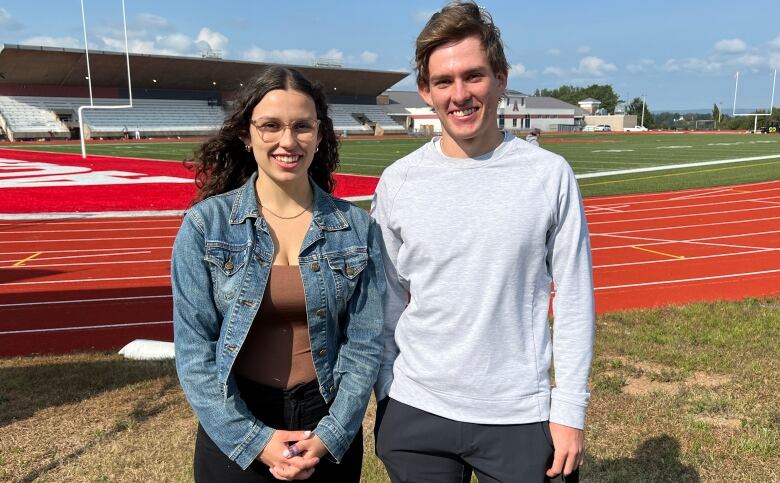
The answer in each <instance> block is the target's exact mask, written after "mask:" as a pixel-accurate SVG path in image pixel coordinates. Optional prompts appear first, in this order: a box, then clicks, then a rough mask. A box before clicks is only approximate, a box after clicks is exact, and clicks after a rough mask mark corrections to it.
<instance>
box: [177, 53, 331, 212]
mask: <svg viewBox="0 0 780 483" xmlns="http://www.w3.org/2000/svg"><path fill="white" fill-rule="evenodd" d="M276 89H284V90H294V91H298V92H301V93H303V94H306V95H308V96H309V97H311V98H312V100H313V101H314V105H315V107H316V110H317V119H319V120H320V126H319V131H320V135H321V136H322V139H321V140H320V142H319V144H318V145H317V147H318V148H319V149H318V150H317V152H316V153H314V160H313V161H312V163H311V166H309V176H311V178H312V180H314V182H315V183H317V186H319V187H320V188H322V189H323V190H325V191H326V192H328V193H332V192H333V188H334V187H335V184H336V183H335V180H334V179H333V171H335V170H336V168H337V167H338V165H339V150H338V147H339V141H338V138H337V137H336V133H335V132H334V131H333V121H332V120H331V119H330V117H328V102H327V100H326V99H325V94H324V92H323V91H322V87H321V86H320V85H319V84H314V83H312V82H310V81H309V80H308V79H306V77H304V76H303V74H301V73H300V72H298V71H297V70H295V69H290V68H287V67H280V66H271V67H268V68H267V69H265V70H264V71H263V72H262V73H260V74H259V75H258V76H256V77H255V78H254V79H252V80H251V81H250V82H249V83H248V84H247V86H246V87H244V89H243V90H242V91H241V93H240V94H239V96H238V99H237V100H236V103H235V108H234V110H233V112H232V113H231V114H230V115H229V116H228V117H227V118H226V119H225V122H224V124H222V127H221V128H220V130H219V133H217V135H216V136H214V137H213V138H211V139H209V140H208V141H206V142H205V143H203V144H202V145H200V147H199V148H198V149H197V150H196V151H195V153H194V155H193V157H192V159H187V160H185V161H184V164H185V165H186V166H187V167H188V168H190V169H192V170H194V171H195V184H196V185H197V187H198V189H199V191H198V194H197V195H196V196H195V199H194V200H193V202H198V201H201V200H204V199H206V198H208V197H209V196H214V195H218V194H220V193H225V192H227V191H230V190H233V189H236V188H238V187H240V186H241V185H242V184H244V183H245V182H246V180H247V179H249V177H250V176H252V174H253V173H254V172H255V171H257V162H256V161H255V158H254V156H253V155H252V153H251V152H248V151H247V150H246V149H245V146H244V144H245V143H244V141H242V138H244V139H247V138H249V126H250V121H251V116H252V111H253V110H254V108H255V106H257V104H258V103H259V102H260V101H261V100H262V99H263V97H265V95H266V94H268V93H269V92H270V91H272V90H276Z"/></svg>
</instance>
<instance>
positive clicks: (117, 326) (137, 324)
mask: <svg viewBox="0 0 780 483" xmlns="http://www.w3.org/2000/svg"><path fill="white" fill-rule="evenodd" d="M167 324H173V321H172V320H161V321H159V322H128V323H126V324H106V325H82V326H76V327H53V328H50V329H22V330H4V331H2V332H0V335H21V334H40V333H45V332H71V331H74V330H94V329H123V328H126V327H141V326H145V325H167Z"/></svg>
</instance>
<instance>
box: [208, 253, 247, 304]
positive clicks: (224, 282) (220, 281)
mask: <svg viewBox="0 0 780 483" xmlns="http://www.w3.org/2000/svg"><path fill="white" fill-rule="evenodd" d="M248 258H249V243H246V244H244V245H233V244H229V243H225V242H221V241H207V242H206V255H205V257H204V259H205V260H206V262H208V265H209V268H210V269H211V275H212V280H213V283H214V292H215V294H219V297H218V299H219V302H220V303H218V305H222V303H221V302H227V301H229V300H232V299H233V298H234V297H235V296H236V293H237V290H238V288H239V287H240V285H241V277H240V276H236V275H237V274H240V273H242V271H243V268H244V266H246V264H247V260H248ZM215 298H216V297H215Z"/></svg>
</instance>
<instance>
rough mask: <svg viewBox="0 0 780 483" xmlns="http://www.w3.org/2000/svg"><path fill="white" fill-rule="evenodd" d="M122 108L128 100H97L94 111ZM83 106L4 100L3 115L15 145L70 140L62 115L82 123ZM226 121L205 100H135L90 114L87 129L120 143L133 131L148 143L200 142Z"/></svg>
mask: <svg viewBox="0 0 780 483" xmlns="http://www.w3.org/2000/svg"><path fill="white" fill-rule="evenodd" d="M123 104H127V100H126V99H95V105H96V106H119V105H123ZM84 105H89V99H88V98H79V97H29V96H27V97H26V96H16V97H11V96H0V114H1V115H2V116H3V117H4V118H5V120H6V126H7V130H8V131H9V132H10V133H11V135H12V136H13V137H14V139H16V140H19V139H26V138H40V137H47V136H52V137H55V138H68V137H70V131H69V130H68V128H67V126H66V125H65V124H64V123H63V122H62V121H60V120H59V118H58V113H59V114H60V115H62V114H68V115H71V116H72V118H73V119H75V120H78V108H79V106H84ZM224 117H225V112H224V110H223V109H222V107H220V106H217V105H212V103H209V102H208V101H205V100H167V99H166V100H160V99H135V100H134V101H133V107H132V108H127V109H104V110H99V109H87V110H85V111H84V124H85V131H86V132H87V134H88V137H91V138H98V137H121V136H123V135H124V133H126V132H129V133H135V131H138V132H139V133H140V135H141V136H144V137H152V136H179V135H181V136H201V135H208V134H212V133H214V131H216V130H217V129H219V127H220V126H221V125H222V122H223V120H224ZM50 132H51V134H50Z"/></svg>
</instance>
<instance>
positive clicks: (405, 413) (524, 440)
mask: <svg viewBox="0 0 780 483" xmlns="http://www.w3.org/2000/svg"><path fill="white" fill-rule="evenodd" d="M382 402H383V403H387V406H386V407H381V408H380V410H379V411H378V413H377V426H378V428H377V439H376V450H377V455H378V456H379V458H380V459H381V460H382V462H383V463H384V464H385V468H386V469H387V472H388V474H389V475H390V479H391V480H392V481H393V483H396V482H415V483H418V482H425V483H460V482H462V483H468V482H469V481H470V479H471V472H472V470H473V471H474V472H475V473H476V475H477V478H478V479H479V481H480V483H494V482H500V483H509V482H529V483H530V482H534V483H538V482H546V481H549V479H548V478H547V476H546V475H545V471H547V468H549V467H550V463H551V462H552V454H553V445H552V437H551V436H550V428H549V425H548V423H547V421H543V422H539V423H531V424H507V425H498V424H496V425H493V424H473V423H462V422H459V421H453V420H451V419H447V418H442V417H440V416H436V415H434V414H430V413H427V412H425V411H421V410H419V409H416V408H414V407H412V406H408V405H406V404H403V403H400V402H398V401H395V400H393V399H390V400H389V401H382ZM383 406H384V404H383ZM382 410H384V412H383V414H382Z"/></svg>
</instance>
